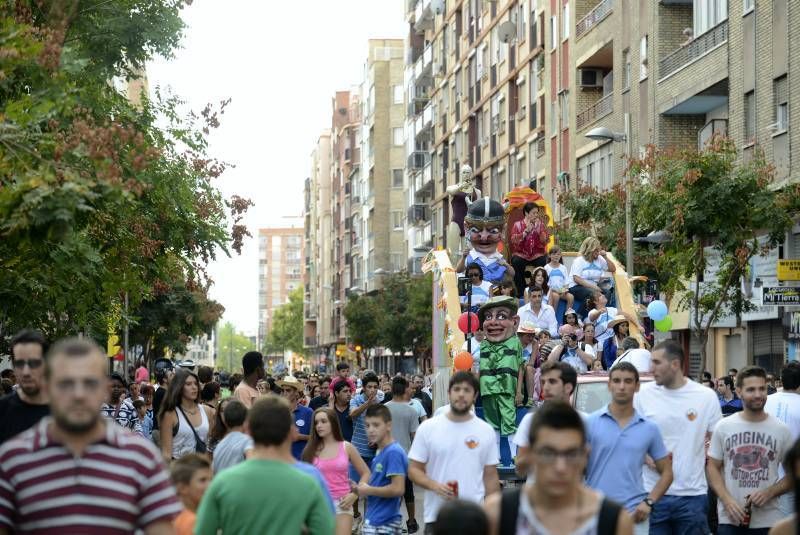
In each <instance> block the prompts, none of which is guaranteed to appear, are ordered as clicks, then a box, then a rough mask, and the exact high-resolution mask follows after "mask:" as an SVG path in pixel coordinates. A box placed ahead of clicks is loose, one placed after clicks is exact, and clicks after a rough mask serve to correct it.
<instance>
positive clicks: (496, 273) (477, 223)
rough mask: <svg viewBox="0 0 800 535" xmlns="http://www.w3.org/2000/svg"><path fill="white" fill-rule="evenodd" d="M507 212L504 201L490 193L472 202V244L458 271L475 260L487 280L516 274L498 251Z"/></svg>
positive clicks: (468, 226) (468, 220)
mask: <svg viewBox="0 0 800 535" xmlns="http://www.w3.org/2000/svg"><path fill="white" fill-rule="evenodd" d="M505 215H506V214H505V210H504V209H503V205H502V204H500V203H499V202H497V201H495V200H492V199H490V198H489V197H484V198H482V199H479V200H477V201H475V202H473V203H472V204H471V205H470V207H469V210H467V215H466V217H465V218H464V228H465V229H466V233H467V237H468V238H469V241H470V243H471V244H472V248H471V249H468V250H466V251H464V253H463V254H462V255H461V258H460V259H459V260H458V265H457V266H456V271H457V272H459V273H461V272H463V271H464V270H465V269H466V267H467V266H469V265H470V264H473V263H474V264H478V265H479V266H480V267H481V269H482V270H483V280H486V281H489V282H499V281H501V280H503V278H504V277H505V276H506V275H507V276H508V277H513V276H514V268H512V267H511V266H510V265H509V264H508V262H506V259H505V257H504V256H503V255H502V254H501V253H500V252H498V251H497V247H498V245H499V244H500V241H501V240H502V239H503V229H504V228H505V224H506V217H505Z"/></svg>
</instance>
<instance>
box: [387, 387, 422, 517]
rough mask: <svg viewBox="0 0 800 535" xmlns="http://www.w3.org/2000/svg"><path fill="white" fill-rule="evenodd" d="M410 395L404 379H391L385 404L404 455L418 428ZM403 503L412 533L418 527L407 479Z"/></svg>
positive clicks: (412, 489)
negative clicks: (388, 396)
mask: <svg viewBox="0 0 800 535" xmlns="http://www.w3.org/2000/svg"><path fill="white" fill-rule="evenodd" d="M412 393H413V387H412V386H411V385H410V384H409V382H408V380H407V379H406V378H405V377H395V378H394V379H392V400H391V401H388V402H387V403H386V404H385V405H386V408H387V409H389V412H391V413H392V437H393V438H394V439H395V440H396V441H397V443H398V444H400V446H401V447H402V448H403V450H404V451H405V452H406V453H408V450H410V449H411V441H412V440H414V434H415V433H416V432H417V428H418V427H419V415H418V414H417V410H416V409H415V408H414V407H412V406H411V405H410V403H411V396H412ZM405 502H406V509H407V510H408V518H409V520H408V523H407V527H408V532H409V533H414V532H415V531H416V530H417V529H419V526H418V525H417V521H416V519H415V518H414V514H415V510H414V484H413V483H412V482H411V480H410V479H408V477H406V493H405Z"/></svg>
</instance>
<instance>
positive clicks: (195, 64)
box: [148, 0, 407, 334]
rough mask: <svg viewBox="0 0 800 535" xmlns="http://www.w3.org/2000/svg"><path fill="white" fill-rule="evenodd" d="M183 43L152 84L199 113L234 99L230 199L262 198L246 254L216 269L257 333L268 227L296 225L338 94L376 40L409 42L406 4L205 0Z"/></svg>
mask: <svg viewBox="0 0 800 535" xmlns="http://www.w3.org/2000/svg"><path fill="white" fill-rule="evenodd" d="M184 20H185V21H186V23H187V25H188V29H187V31H186V35H185V38H184V40H183V48H182V49H181V50H179V51H177V54H176V58H175V59H173V60H171V61H156V62H153V63H151V64H150V65H149V66H148V77H149V79H150V85H151V90H152V88H155V87H156V86H159V85H160V86H162V87H166V86H171V87H172V89H173V91H174V92H175V93H177V94H178V95H180V96H182V97H183V98H184V99H185V100H186V101H187V102H188V103H189V105H190V106H191V107H192V108H193V109H195V110H198V111H199V110H200V109H202V108H203V106H205V104H206V103H207V102H218V101H220V100H222V99H225V98H231V99H232V101H231V104H230V105H229V106H228V108H227V111H226V113H225V115H224V116H223V117H222V126H221V127H220V128H219V129H218V130H216V131H215V132H214V133H212V137H211V154H212V155H214V156H216V157H217V158H220V159H222V160H225V161H228V162H231V163H233V164H235V165H236V168H235V169H230V170H228V171H227V172H226V173H225V174H224V175H223V176H222V178H221V179H220V182H219V186H220V188H221V189H222V191H223V193H224V194H225V195H226V196H230V195H231V194H232V193H236V194H239V195H242V196H244V197H249V198H250V199H252V200H253V202H254V203H255V207H253V208H251V209H250V213H249V215H248V217H247V226H248V228H249V230H250V232H251V233H252V234H253V238H251V239H249V240H248V241H247V242H246V244H245V247H244V249H243V250H242V255H241V256H238V255H235V253H234V255H235V256H233V257H232V258H227V257H225V256H224V255H222V257H221V258H220V259H219V260H218V261H217V262H215V263H214V264H213V265H212V266H211V275H212V277H213V278H214V280H215V285H214V287H213V289H212V290H211V295H212V297H213V298H214V299H217V300H218V301H220V302H221V303H222V304H223V305H224V306H225V309H226V311H225V315H224V317H223V320H227V321H231V322H232V323H234V324H235V325H236V326H237V327H238V328H239V329H241V330H244V331H245V332H246V333H248V334H255V333H256V331H257V322H258V295H257V294H258V279H257V272H258V242H257V239H256V238H257V235H258V232H257V231H258V229H259V228H263V227H270V226H289V225H290V223H291V222H292V221H295V222H296V224H302V221H300V220H299V219H294V220H292V219H287V218H291V217H293V216H294V217H298V218H299V216H301V214H302V210H303V181H304V180H305V178H306V177H307V176H308V175H309V162H310V155H311V151H312V150H313V148H314V143H315V142H316V139H317V137H318V136H319V134H320V132H321V131H322V130H323V129H324V128H327V127H329V126H330V118H331V98H332V97H333V96H334V93H335V92H336V91H337V90H347V89H350V88H351V87H352V86H353V85H356V84H358V83H360V81H361V76H362V72H363V65H364V62H365V60H366V57H367V40H368V39H370V38H403V37H404V34H405V33H406V28H407V24H406V22H405V13H404V0H306V1H304V2H295V1H285V2H263V1H260V0H195V1H194V3H193V5H191V6H189V7H188V8H187V9H186V10H185V12H184Z"/></svg>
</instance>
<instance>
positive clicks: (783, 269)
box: [778, 259, 800, 281]
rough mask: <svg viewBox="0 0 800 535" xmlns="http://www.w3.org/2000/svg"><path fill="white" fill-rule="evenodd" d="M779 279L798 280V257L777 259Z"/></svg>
mask: <svg viewBox="0 0 800 535" xmlns="http://www.w3.org/2000/svg"><path fill="white" fill-rule="evenodd" d="M778 280H779V281H800V259H790V260H778Z"/></svg>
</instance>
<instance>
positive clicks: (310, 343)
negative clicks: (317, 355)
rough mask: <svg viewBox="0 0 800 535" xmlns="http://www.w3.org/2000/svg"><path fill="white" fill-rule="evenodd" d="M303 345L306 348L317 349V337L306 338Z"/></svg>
mask: <svg viewBox="0 0 800 535" xmlns="http://www.w3.org/2000/svg"><path fill="white" fill-rule="evenodd" d="M303 345H304V346H305V347H317V337H316V336H306V337H304V338H303Z"/></svg>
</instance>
